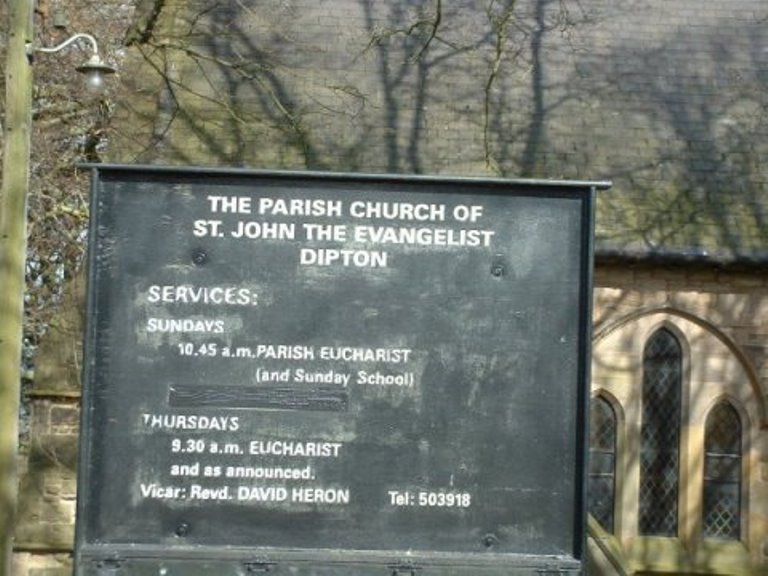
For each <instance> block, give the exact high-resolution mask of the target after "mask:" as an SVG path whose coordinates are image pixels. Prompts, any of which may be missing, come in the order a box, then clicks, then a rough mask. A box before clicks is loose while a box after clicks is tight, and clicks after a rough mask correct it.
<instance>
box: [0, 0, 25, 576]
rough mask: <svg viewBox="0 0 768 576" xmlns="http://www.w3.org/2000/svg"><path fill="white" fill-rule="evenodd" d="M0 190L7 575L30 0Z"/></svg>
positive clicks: (6, 572) (0, 386)
mask: <svg viewBox="0 0 768 576" xmlns="http://www.w3.org/2000/svg"><path fill="white" fill-rule="evenodd" d="M8 7H9V15H8V47H7V50H8V51H7V54H6V64H5V126H4V139H3V146H4V148H3V173H2V179H3V182H2V189H1V190H0V576H10V574H11V562H12V556H13V530H14V525H15V518H16V500H17V494H18V474H17V469H16V461H17V458H18V434H19V396H20V391H21V346H22V327H23V310H24V269H25V261H26V254H27V211H26V205H27V189H28V187H29V154H30V128H31V124H32V66H31V63H30V61H29V58H28V57H27V50H26V47H27V43H28V42H30V41H31V40H32V8H33V6H32V0H9V2H8Z"/></svg>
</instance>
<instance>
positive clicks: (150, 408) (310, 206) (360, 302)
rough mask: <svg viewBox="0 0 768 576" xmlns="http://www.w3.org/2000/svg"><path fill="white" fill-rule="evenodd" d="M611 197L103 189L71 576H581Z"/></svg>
mask: <svg viewBox="0 0 768 576" xmlns="http://www.w3.org/2000/svg"><path fill="white" fill-rule="evenodd" d="M601 186H602V184H600V183H590V182H548V181H518V180H487V179H451V178H428V177H395V176H372V175H348V174H332V173H329V174H324V173H303V172H301V173H284V172H254V171H244V170H239V171H236V170H214V169H176V168H158V167H141V166H108V165H99V166H94V167H92V221H91V228H90V237H89V302H88V322H87V335H86V362H85V376H84V397H83V411H82V414H83V420H82V438H81V452H80V454H81V455H80V470H79V504H78V518H77V535H76V554H75V556H76V558H75V560H76V573H77V574H166V573H167V574H217V575H226V574H247V573H251V572H261V571H271V572H274V573H285V574H307V575H309V574H312V575H315V574H316V575H326V574H327V575H331V574H350V575H351V574H368V573H370V574H388V575H391V574H416V573H418V574H425V575H426V574H457V575H459V574H486V573H487V574H497V573H498V574H517V573H519V574H540V573H542V570H545V571H546V570H554V571H555V573H577V572H579V571H580V570H581V568H582V564H583V554H584V538H585V529H584V520H585V511H584V492H585V477H584V473H585V462H584V458H585V428H586V425H585V415H586V406H587V402H588V386H587V371H588V363H589V338H590V335H589V323H590V300H591V270H592V228H593V225H592V213H593V202H594V192H595V190H596V189H597V188H599V187H601ZM557 571H560V572H557Z"/></svg>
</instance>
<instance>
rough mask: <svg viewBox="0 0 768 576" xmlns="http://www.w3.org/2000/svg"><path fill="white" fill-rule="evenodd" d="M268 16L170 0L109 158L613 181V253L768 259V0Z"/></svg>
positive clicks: (343, 3)
mask: <svg viewBox="0 0 768 576" xmlns="http://www.w3.org/2000/svg"><path fill="white" fill-rule="evenodd" d="M262 4H266V3H262ZM273 4H274V6H273V8H274V9H273V10H262V9H259V10H245V9H244V8H242V7H238V6H236V5H235V4H234V3H223V4H222V3H214V2H212V1H210V0H194V1H188V2H186V3H185V2H181V1H180V0H168V1H167V2H166V3H165V8H164V9H163V14H161V15H160V19H159V21H158V23H157V24H156V25H155V26H154V28H153V30H152V36H153V37H154V42H155V44H154V45H153V46H152V47H151V49H149V48H143V49H142V50H141V55H140V57H138V58H137V59H136V61H138V63H139V65H141V66H143V70H142V72H140V73H139V72H137V73H132V72H131V71H130V70H126V72H125V73H124V74H123V82H124V85H125V86H126V87H127V92H126V93H127V95H128V96H127V99H128V100H129V104H128V106H126V107H125V108H126V109H129V108H130V110H131V111H130V112H129V116H128V117H127V118H128V119H127V120H126V119H125V118H126V117H125V116H123V122H122V125H119V128H120V129H119V130H118V131H116V134H115V136H114V138H113V142H114V145H115V146H116V149H117V150H118V152H117V154H113V158H112V159H113V160H117V161H126V160H130V161H137V162H144V163H146V162H153V163H154V162H157V163H163V162H164V163H179V162H184V163H201V164H227V165H242V166H250V167H266V168H312V169H330V170H336V171H339V170H345V171H360V172H399V173H408V172H415V173H432V174H451V173H453V174H462V175H475V174H480V173H483V172H484V171H485V173H486V175H487V173H488V172H489V171H495V173H496V174H500V175H503V176H508V177H534V178H546V179H549V178H553V179H558V180H563V179H574V180H610V181H612V182H613V188H612V189H611V190H610V191H607V192H600V193H599V202H598V209H597V224H596V226H597V231H596V232H597V242H596V245H597V249H598V253H599V254H600V255H602V256H603V257H609V256H615V257H620V258H648V257H653V258H666V259H670V260H702V261H706V262H712V261H714V262H719V263H733V262H742V263H764V262H768V5H766V2H765V0H730V1H729V2H705V3H702V2H701V0H676V1H675V2H669V1H668V0H619V1H617V2H609V3H606V2H602V1H600V0H581V1H580V2H578V3H572V4H571V3H562V2H551V1H547V0H541V1H536V2H517V3H503V2H498V3H490V4H489V5H486V6H485V7H483V6H481V5H480V3H476V2H474V1H472V0H457V1H456V2H451V3H445V2H444V3H436V4H434V5H432V4H430V3H425V4H424V6H420V7H416V6H415V5H413V4H412V3H409V2H385V3H375V2H374V3H372V2H368V1H364V0H336V1H335V2H317V0H294V1H293V2H291V3H289V4H290V6H289V5H288V4H287V3H285V2H277V1H275V2H274V3H273ZM174 5H178V6H177V7H176V9H175V11H174V10H170V8H171V7H173V6H174ZM504 6H514V14H513V17H512V18H506V15H507V14H506V13H505V12H504V11H503V7H504ZM179 7H184V9H186V10H188V11H189V12H190V13H189V15H188V18H187V20H186V21H185V20H184V18H183V17H181V16H179V10H180V9H181V8H179ZM203 8H205V9H204V10H203ZM437 8H440V9H441V10H442V12H441V14H440V17H439V18H435V13H434V10H436V9H437ZM494 10H495V12H494ZM166 13H167V14H168V16H167V18H166V21H165V23H163V21H162V18H163V15H164V14H166ZM171 15H173V18H171ZM179 30H186V31H188V32H189V34H188V35H187V36H184V37H180V36H178V34H179ZM502 32H503V33H502ZM500 38H501V39H503V40H505V43H503V49H502V50H501V51H499V50H497V48H498V46H499V44H498V42H497V41H498V40H499V39H500ZM137 42H138V41H137ZM182 42H187V43H191V45H192V46H191V49H190V47H189V45H182ZM177 45H178V46H181V47H180V48H175V46H177ZM152 58H155V60H154V64H153V66H147V61H149V60H151V59H152ZM152 70H166V71H170V72H169V73H170V74H171V76H170V81H169V82H165V81H157V80H154V82H155V84H152V82H153V80H151V79H147V78H148V76H149V75H150V74H151V72H152ZM182 86H183V89H182ZM158 91H159V92H160V95H159V97H158V96H157V93H158ZM147 95H150V96H149V97H151V98H153V99H154V100H155V101H156V102H157V104H156V105H157V114H156V118H155V121H154V123H148V122H144V124H146V125H147V126H151V130H152V133H151V134H149V135H148V136H146V137H145V141H152V142H154V144H152V145H149V146H146V147H145V148H143V149H142V150H141V151H140V152H139V153H137V154H135V155H132V154H129V155H126V154H124V153H123V152H124V149H125V147H126V146H129V145H127V144H126V143H127V142H133V141H135V142H138V141H141V137H137V136H135V135H130V136H125V135H124V133H125V132H126V131H127V130H129V129H130V128H131V127H132V126H139V127H140V126H141V125H142V122H141V121H137V118H138V120H141V117H140V116H137V115H136V110H139V109H140V108H141V104H140V98H146V97H147ZM217 106H218V108H217ZM131 114H132V115H131ZM166 123H167V124H166ZM158 134H159V135H160V136H161V137H158ZM225 135H228V136H225ZM226 138H230V140H231V141H228V140H226ZM121 139H122V141H121ZM121 146H123V149H121V148H120V147H121Z"/></svg>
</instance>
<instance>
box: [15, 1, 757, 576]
mask: <svg viewBox="0 0 768 576" xmlns="http://www.w3.org/2000/svg"><path fill="white" fill-rule="evenodd" d="M125 45H126V47H125V50H124V52H123V53H122V58H123V63H122V64H121V66H122V68H121V72H120V74H119V79H118V84H117V85H115V87H114V88H113V99H114V106H115V120H114V123H113V126H112V128H111V129H110V132H109V135H108V146H107V147H106V149H105V150H99V151H98V152H99V154H100V155H101V158H100V159H101V160H104V161H108V162H119V163H136V164H170V165H216V166H238V167H240V166H243V167H252V168H280V169H294V170H307V169H311V170H333V171H343V172H369V173H385V172H391V173H402V174H438V175H461V176H496V177H509V178H513V177H514V178H517V177H532V178H542V179H559V180H568V179H571V180H610V181H612V183H613V186H612V188H611V189H610V190H608V191H603V192H600V193H599V198H598V205H597V214H596V254H595V289H594V323H593V344H592V346H593V350H592V354H593V358H592V375H591V378H592V399H591V430H590V446H589V452H590V469H589V480H590V484H589V510H590V517H589V530H588V533H589V542H588V550H589V566H590V572H589V573H590V574H604V575H611V574H627V575H630V574H633V575H634V574H636V575H641V574H642V575H650V574H745V575H746V574H749V575H758V574H768V4H766V2H765V0H731V1H729V2H695V1H693V0H679V1H676V2H669V1H664V0H618V1H616V2H599V1H597V0H457V1H454V2H443V1H442V0H430V1H426V0H425V1H417V0H398V1H390V2H374V1H372V0H311V1H309V0H258V1H255V0H242V1H231V2H218V1H214V0H186V1H182V0H165V1H164V2H161V1H155V2H140V3H139V9H137V12H136V15H135V17H134V24H133V26H132V27H131V29H130V30H128V31H127V34H126V37H125ZM73 298H74V296H73ZM79 321H80V320H79V319H78V318H74V319H73V320H72V322H70V323H69V324H68V323H67V322H66V321H65V320H64V319H63V320H62V324H61V326H59V327H58V328H55V329H54V330H52V332H51V335H50V342H49V343H47V344H45V345H44V351H46V352H45V353H46V354H49V355H51V356H57V355H58V356H61V358H60V359H57V360H56V361H55V362H49V363H48V364H50V365H52V366H56V367H55V368H50V369H43V370H41V371H40V374H39V376H38V378H36V381H35V384H34V386H33V388H32V390H31V399H32V404H33V426H34V427H35V429H36V430H37V433H38V435H39V438H40V441H39V443H38V447H37V449H33V450H32V452H31V453H30V455H29V461H28V463H27V465H26V467H27V470H28V472H27V474H26V476H25V477H24V478H23V480H22V490H21V514H22V518H21V520H20V523H19V529H18V532H17V537H16V545H17V550H18V565H19V574H20V575H22V574H29V575H33V574H35V575H43V574H45V575H46V576H48V575H58V574H66V573H67V570H68V568H67V566H68V560H67V556H68V551H69V550H70V549H71V546H72V535H73V525H72V524H73V517H72V510H73V498H74V475H75V472H74V461H75V456H74V450H75V449H74V444H73V438H74V437H75V433H76V427H77V402H76V397H77V372H78V370H77V366H76V363H74V362H73V361H72V360H71V355H69V352H68V351H65V350H63V349H62V348H61V346H60V342H61V341H63V340H62V339H67V341H69V339H71V338H72V337H73V336H72V335H73V334H77V333H78V330H79V329H80V328H79V325H78V322H79ZM57 338H58V340H57ZM48 364H46V365H48ZM67 367H68V368H67ZM54 453H55V454H56V461H55V462H53V461H52V458H53V457H52V456H51V454H54ZM553 457H556V455H553Z"/></svg>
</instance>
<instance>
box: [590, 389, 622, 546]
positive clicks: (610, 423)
mask: <svg viewBox="0 0 768 576" xmlns="http://www.w3.org/2000/svg"><path fill="white" fill-rule="evenodd" d="M615 471H616V413H615V412H614V410H613V407H611V405H610V404H609V403H608V401H607V400H606V399H605V398H601V397H600V396H597V397H595V398H593V399H592V402H591V407H590V424H589V513H590V514H592V516H594V518H595V520H597V521H598V522H600V525H601V526H602V527H603V528H605V529H606V530H607V531H608V532H613V508H614V499H615V490H616V488H615V486H616V483H615V475H616V472H615Z"/></svg>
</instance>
